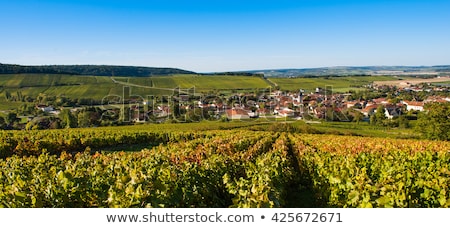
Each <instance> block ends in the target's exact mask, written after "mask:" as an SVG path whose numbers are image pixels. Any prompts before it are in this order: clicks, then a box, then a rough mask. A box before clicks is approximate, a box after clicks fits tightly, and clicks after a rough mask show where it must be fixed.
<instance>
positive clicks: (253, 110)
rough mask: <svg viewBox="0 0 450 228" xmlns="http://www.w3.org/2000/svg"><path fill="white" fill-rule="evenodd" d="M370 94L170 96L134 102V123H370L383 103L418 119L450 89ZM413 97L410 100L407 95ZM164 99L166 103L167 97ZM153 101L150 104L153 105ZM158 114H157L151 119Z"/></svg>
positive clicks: (390, 113) (384, 89)
mask: <svg viewBox="0 0 450 228" xmlns="http://www.w3.org/2000/svg"><path fill="white" fill-rule="evenodd" d="M358 94H364V93H361V92H360V93H358V92H355V93H333V91H332V87H326V88H325V89H322V88H316V89H315V91H310V92H306V91H304V90H301V89H299V91H298V92H287V91H280V90H275V91H271V92H263V93H258V94H255V93H240V94H232V95H230V96H224V95H207V96H189V95H186V94H183V95H178V96H177V95H175V96H173V97H167V98H166V99H161V100H160V101H158V100H153V101H148V100H147V101H144V102H142V103H139V102H137V101H136V100H134V101H133V102H131V103H130V110H131V114H130V121H131V122H135V123H139V122H141V123H142V122H147V121H151V120H152V119H153V120H156V121H157V122H164V121H168V120H171V121H173V120H174V119H175V120H176V121H179V122H192V121H199V120H205V119H206V120H218V119H222V120H223V119H226V120H235V121H236V120H251V119H265V120H267V121H270V120H274V119H283V118H284V119H286V120H287V119H289V120H302V119H304V120H327V121H342V122H350V121H358V122H359V121H370V117H371V116H372V115H373V114H374V113H375V112H377V109H378V108H379V107H382V110H383V111H384V115H385V117H386V119H388V120H389V119H395V118H397V117H399V116H401V115H406V114H409V118H413V119H414V118H415V117H414V116H417V113H419V112H422V111H424V110H425V107H426V104H427V103H433V102H450V96H449V95H448V94H449V88H448V87H446V86H434V85H431V84H421V85H416V86H413V87H403V88H397V87H393V86H384V85H380V86H377V87H374V88H372V92H371V97H368V98H365V96H364V95H363V96H360V97H358V96H359V95H358ZM403 98H408V99H403ZM162 100H163V101H162ZM147 105H149V106H150V107H148V106H147ZM151 117H153V118H151Z"/></svg>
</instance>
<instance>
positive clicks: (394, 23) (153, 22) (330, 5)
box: [0, 0, 450, 72]
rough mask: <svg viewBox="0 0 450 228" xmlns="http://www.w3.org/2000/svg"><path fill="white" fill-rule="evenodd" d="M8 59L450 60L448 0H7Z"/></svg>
mask: <svg viewBox="0 0 450 228" xmlns="http://www.w3.org/2000/svg"><path fill="white" fill-rule="evenodd" d="M0 21H1V22H2V23H1V24H2V25H1V30H0V63H15V64H23V65H41V64H108V65H137V66H156V67H176V68H183V69H187V70H193V71H197V72H211V71H237V70H250V69H274V68H306V67H321V66H364V65H440V64H450V1H448V0H441V1H439V0H408V1H406V0H390V1H387V0H381V1H379V0H377V1H373V0H367V1H363V0H361V1H356V0H355V1H353V0H348V1H344V0H334V1H333V0H328V1H326V0H292V1H287V0H276V1H264V0H259V1H253V0H251V1H243V0H239V1H235V0H226V1H223V0H218V1H213V0H209V1H200V0H191V1H172V0H157V1H139V0H123V1H119V0H72V1H71V0H67V1H63V0H17V1H16V0H14V1H12V0H0Z"/></svg>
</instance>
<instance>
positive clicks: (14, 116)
mask: <svg viewBox="0 0 450 228" xmlns="http://www.w3.org/2000/svg"><path fill="white" fill-rule="evenodd" d="M5 120H6V123H7V124H8V125H9V126H12V125H14V123H15V122H18V121H19V118H17V114H16V113H15V112H10V113H8V115H6V119H5Z"/></svg>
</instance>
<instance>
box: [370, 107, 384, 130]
mask: <svg viewBox="0 0 450 228" xmlns="http://www.w3.org/2000/svg"><path fill="white" fill-rule="evenodd" d="M386 119H387V117H386V115H385V114H384V106H382V105H380V106H378V108H377V110H376V112H375V114H373V115H372V116H371V117H370V124H372V125H380V126H381V125H384V123H385V120H386Z"/></svg>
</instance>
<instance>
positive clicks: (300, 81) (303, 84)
mask: <svg viewBox="0 0 450 228" xmlns="http://www.w3.org/2000/svg"><path fill="white" fill-rule="evenodd" d="M392 79H393V77H392V76H341V77H313V78H302V77H299V78H270V80H271V81H272V82H274V83H275V84H277V85H278V86H279V87H280V88H281V89H283V90H291V91H297V90H299V89H303V90H306V91H314V90H315V89H316V88H318V87H319V88H325V87H326V86H332V87H333V90H334V91H336V92H347V91H349V90H360V89H362V87H363V86H366V85H369V84H371V83H372V82H374V81H375V80H377V81H384V80H392Z"/></svg>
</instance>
